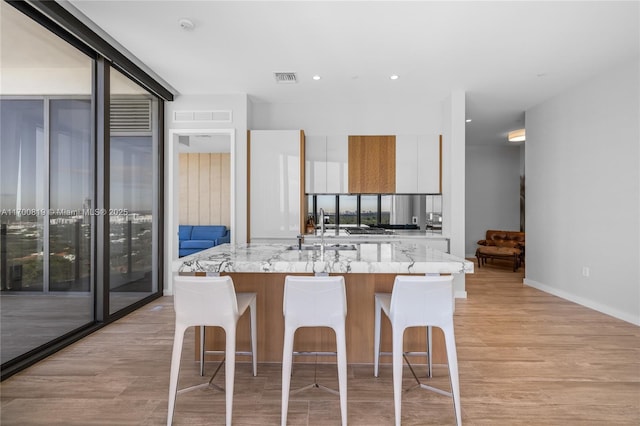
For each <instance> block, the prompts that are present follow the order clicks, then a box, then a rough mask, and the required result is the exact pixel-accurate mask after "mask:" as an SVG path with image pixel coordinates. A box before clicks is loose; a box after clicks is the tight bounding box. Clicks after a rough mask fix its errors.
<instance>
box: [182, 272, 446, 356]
mask: <svg viewBox="0 0 640 426" xmlns="http://www.w3.org/2000/svg"><path fill="white" fill-rule="evenodd" d="M223 275H227V274H223ZM228 275H230V276H231V277H232V279H233V282H234V285H235V288H236V291H237V292H255V293H257V309H256V311H257V322H258V362H274V363H280V362H282V346H283V341H284V320H283V315H282V298H283V289H284V280H285V276H286V275H311V274H284V273H229V274H228ZM332 275H334V274H332ZM335 275H338V274H335ZM339 275H343V276H344V279H345V283H346V289H347V322H346V328H347V329H346V335H347V362H349V363H350V364H373V336H374V318H375V317H374V315H375V312H374V293H376V292H391V289H392V288H393V281H394V279H395V277H396V275H397V274H358V273H351V274H339ZM199 336H200V333H199V332H198V333H196V344H195V348H196V350H195V359H196V360H198V359H199V358H198V348H199V345H200V341H199V340H200V339H199ZM205 342H206V349H207V350H223V349H224V331H222V329H220V328H218V327H207V329H206V337H205ZM249 342H250V339H249V315H248V314H245V315H244V316H243V317H242V318H240V321H239V323H238V329H237V341H236V347H237V349H238V351H248V350H249V348H250V343H249ZM425 342H426V328H425V327H415V328H411V329H408V330H406V332H405V336H404V349H405V351H416V352H424V351H425V350H426V343H425ZM294 349H295V350H296V351H335V337H334V333H333V330H331V329H328V328H301V329H298V331H297V332H296V336H295V345H294ZM381 350H382V351H383V352H391V325H390V323H389V320H388V319H387V318H386V316H385V315H383V316H382V336H381ZM220 358H221V356H217V355H207V358H206V359H207V360H211V361H213V360H218V359H220ZM414 359H415V362H416V363H418V364H424V363H426V358H425V357H412V359H411V361H412V363H413V360H414ZM237 360H238V361H248V360H250V357H248V356H238V357H237ZM317 361H318V362H335V357H328V356H324V357H321V356H319V357H317ZM294 362H316V357H315V356H296V357H294ZM380 362H383V363H391V356H385V357H381V358H380ZM433 362H434V363H436V364H446V351H445V346H444V337H443V334H442V332H441V331H440V329H437V328H434V329H433Z"/></svg>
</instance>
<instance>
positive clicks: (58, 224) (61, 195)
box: [49, 99, 93, 292]
mask: <svg viewBox="0 0 640 426" xmlns="http://www.w3.org/2000/svg"><path fill="white" fill-rule="evenodd" d="M50 117H51V146H50V148H49V151H50V152H49V158H50V176H51V180H50V184H49V188H50V189H49V191H50V194H49V203H50V211H49V224H50V225H49V251H50V256H49V271H50V272H49V288H50V290H51V291H82V292H88V291H90V290H91V241H92V239H91V207H92V199H93V197H92V194H93V190H92V186H93V173H92V170H93V167H92V161H91V160H92V158H93V156H92V149H91V99H54V100H51V103H50Z"/></svg>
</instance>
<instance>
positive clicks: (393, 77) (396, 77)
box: [389, 74, 398, 80]
mask: <svg viewBox="0 0 640 426" xmlns="http://www.w3.org/2000/svg"><path fill="white" fill-rule="evenodd" d="M389 78H390V79H391V80H397V79H398V76H397V75H396V74H393V75H392V76H391V77H389Z"/></svg>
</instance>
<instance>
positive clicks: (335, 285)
mask: <svg viewBox="0 0 640 426" xmlns="http://www.w3.org/2000/svg"><path fill="white" fill-rule="evenodd" d="M283 313H284V345H283V350H282V426H286V424H287V412H288V408H289V389H290V384H291V368H292V362H293V355H294V351H293V340H294V335H295V332H296V330H297V329H298V328H300V327H329V328H332V329H333V331H334V332H335V335H336V349H337V351H336V355H337V364H338V387H339V394H340V414H341V418H342V424H343V426H346V424H347V345H346V333H345V319H346V316H347V295H346V290H345V284H344V277H342V276H331V277H329V276H315V277H309V276H286V277H285V283H284V300H283ZM305 354H308V352H307V353H305ZM322 354H323V355H326V354H327V353H326V352H322ZM307 387H317V388H323V389H325V390H329V389H328V388H326V387H324V386H321V385H318V384H317V383H314V384H312V385H309V386H307ZM305 388H306V387H305ZM330 391H331V390H330ZM334 392H335V391H334Z"/></svg>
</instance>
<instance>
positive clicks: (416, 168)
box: [396, 135, 440, 194]
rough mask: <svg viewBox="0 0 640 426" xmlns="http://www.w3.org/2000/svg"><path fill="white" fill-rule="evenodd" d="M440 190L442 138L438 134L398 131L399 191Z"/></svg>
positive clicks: (406, 192)
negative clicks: (416, 133) (409, 133)
mask: <svg viewBox="0 0 640 426" xmlns="http://www.w3.org/2000/svg"><path fill="white" fill-rule="evenodd" d="M439 192H440V141H439V138H438V136H437V135H396V193H398V194H435V193H439Z"/></svg>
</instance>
